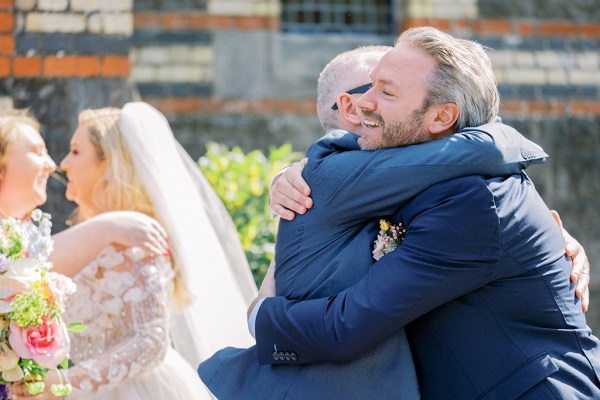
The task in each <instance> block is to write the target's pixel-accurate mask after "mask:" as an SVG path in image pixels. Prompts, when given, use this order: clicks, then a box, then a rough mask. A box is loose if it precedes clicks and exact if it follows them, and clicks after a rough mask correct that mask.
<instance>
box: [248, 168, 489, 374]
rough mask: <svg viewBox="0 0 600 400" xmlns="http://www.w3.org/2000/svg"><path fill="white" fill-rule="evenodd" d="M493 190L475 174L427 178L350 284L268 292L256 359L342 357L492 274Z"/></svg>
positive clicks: (260, 314)
mask: <svg viewBox="0 0 600 400" xmlns="http://www.w3.org/2000/svg"><path fill="white" fill-rule="evenodd" d="M495 210H496V208H495V204H494V198H493V196H492V194H491V193H490V191H489V190H488V189H487V186H486V185H485V182H484V180H483V179H482V178H481V177H474V176H471V177H466V178H460V179H456V180H452V181H448V182H444V183H442V184H439V185H436V186H433V187H432V188H430V189H428V190H427V191H425V192H423V193H422V194H420V195H419V196H417V198H415V199H414V200H413V201H412V202H411V203H410V204H409V205H408V206H407V207H406V208H405V210H403V215H405V216H410V217H405V218H407V220H405V225H407V226H408V231H407V233H406V238H405V240H404V243H403V244H402V245H401V246H400V247H399V248H398V249H396V250H395V251H393V252H391V253H389V254H387V255H385V256H384V257H382V258H381V259H380V260H379V261H378V262H377V263H375V264H374V265H373V266H372V267H371V269H370V270H369V272H368V273H367V275H366V276H365V277H364V278H363V279H362V280H361V281H359V282H358V283H357V284H356V285H355V286H354V287H351V288H349V289H347V290H346V291H344V292H341V293H339V294H338V295H335V296H331V297H329V298H323V299H315V300H306V301H289V300H286V299H285V298H283V297H274V298H268V299H266V300H265V301H264V302H263V303H262V305H261V307H260V310H259V312H258V315H257V320H256V339H257V350H258V356H259V362H260V363H280V362H278V361H276V360H274V359H273V357H272V356H271V355H272V352H273V351H274V349H277V350H280V351H290V352H294V353H295V354H296V355H297V361H296V362H297V363H313V362H323V361H347V360H351V359H355V358H358V357H360V356H362V355H364V354H365V353H367V352H368V351H369V350H370V349H371V348H372V347H373V346H375V345H376V344H377V343H379V342H380V341H381V340H383V339H384V338H386V337H388V336H389V335H390V334H392V333H394V332H395V331H396V330H397V329H399V328H401V327H403V326H405V325H406V324H407V323H409V322H411V321H413V320H414V319H416V318H418V317H419V316H421V315H423V314H425V313H427V312H428V311H430V310H432V309H434V308H436V307H438V306H440V305H442V304H444V303H446V302H448V301H450V300H452V299H454V298H457V297H460V296H461V295H463V294H465V293H468V292H470V291H472V290H474V289H476V288H478V287H480V286H483V285H485V284H486V283H487V282H489V281H491V280H492V279H493V278H494V277H495V276H496V273H497V268H498V259H499V252H500V244H499V243H500V235H499V229H498V217H497V215H496V212H495Z"/></svg>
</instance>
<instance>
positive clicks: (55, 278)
mask: <svg viewBox="0 0 600 400" xmlns="http://www.w3.org/2000/svg"><path fill="white" fill-rule="evenodd" d="M46 277H47V278H48V288H49V289H50V291H51V292H52V294H53V295H54V298H55V299H56V300H57V301H58V304H60V306H61V307H62V306H63V305H64V302H65V300H67V299H68V298H69V297H70V296H71V295H72V294H73V293H75V292H76V291H77V285H75V283H74V282H73V281H72V280H71V278H69V277H67V276H65V275H62V274H58V273H56V272H48V273H47V274H46Z"/></svg>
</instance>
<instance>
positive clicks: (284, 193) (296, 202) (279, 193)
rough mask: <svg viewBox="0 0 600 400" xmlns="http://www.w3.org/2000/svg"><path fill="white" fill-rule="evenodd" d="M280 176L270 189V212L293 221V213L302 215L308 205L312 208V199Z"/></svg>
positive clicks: (284, 176)
mask: <svg viewBox="0 0 600 400" xmlns="http://www.w3.org/2000/svg"><path fill="white" fill-rule="evenodd" d="M287 178H288V177H287V175H285V173H284V175H283V176H281V177H280V178H279V179H278V180H277V181H276V182H275V183H274V184H273V187H272V188H271V198H270V208H271V211H272V212H273V213H275V214H277V215H279V216H280V217H282V218H285V219H287V220H292V219H294V216H295V215H294V213H298V214H304V213H305V212H306V210H307V206H306V205H308V206H309V207H308V208H310V207H312V199H310V197H307V196H305V195H304V194H303V193H302V192H300V191H299V190H298V189H297V188H296V187H295V186H294V185H293V184H292V183H291V182H290V181H289V180H288V179H287Z"/></svg>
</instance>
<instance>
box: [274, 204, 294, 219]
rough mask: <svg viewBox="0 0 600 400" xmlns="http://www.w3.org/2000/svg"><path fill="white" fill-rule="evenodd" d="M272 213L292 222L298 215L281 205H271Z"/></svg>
mask: <svg viewBox="0 0 600 400" xmlns="http://www.w3.org/2000/svg"><path fill="white" fill-rule="evenodd" d="M270 208H271V212H272V213H273V214H275V215H279V216H280V217H281V218H283V219H285V220H287V221H291V220H293V219H294V218H296V214H295V213H294V212H293V211H290V210H288V209H287V208H285V207H283V206H282V205H280V204H271V205H270Z"/></svg>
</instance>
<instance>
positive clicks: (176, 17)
mask: <svg viewBox="0 0 600 400" xmlns="http://www.w3.org/2000/svg"><path fill="white" fill-rule="evenodd" d="M211 20H212V17H211V16H208V15H206V14H200V13H193V14H182V13H170V14H165V15H163V19H162V21H161V23H162V27H163V28H166V29H169V30H181V29H193V30H199V29H207V28H208V27H209V26H210V21H211Z"/></svg>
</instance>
